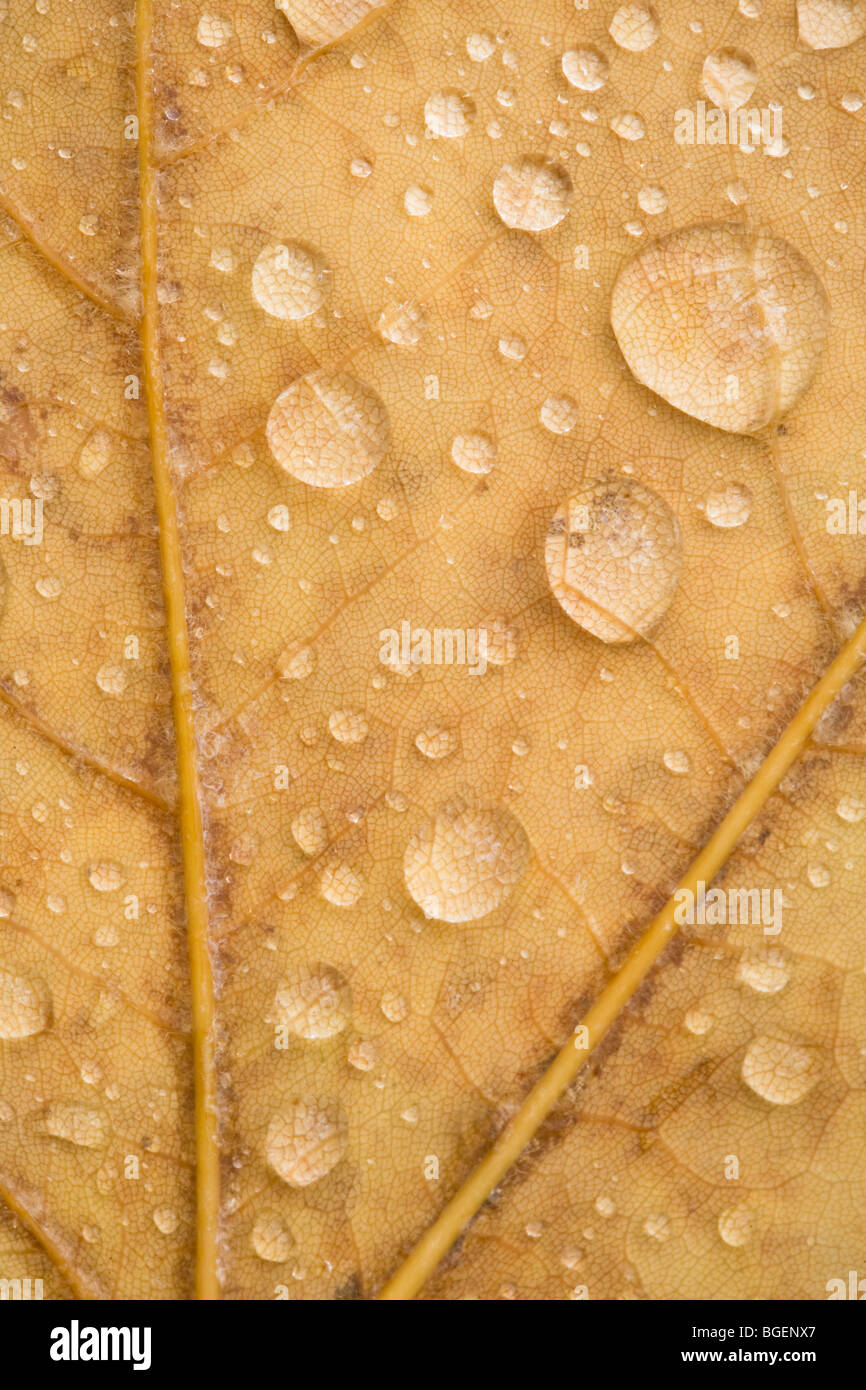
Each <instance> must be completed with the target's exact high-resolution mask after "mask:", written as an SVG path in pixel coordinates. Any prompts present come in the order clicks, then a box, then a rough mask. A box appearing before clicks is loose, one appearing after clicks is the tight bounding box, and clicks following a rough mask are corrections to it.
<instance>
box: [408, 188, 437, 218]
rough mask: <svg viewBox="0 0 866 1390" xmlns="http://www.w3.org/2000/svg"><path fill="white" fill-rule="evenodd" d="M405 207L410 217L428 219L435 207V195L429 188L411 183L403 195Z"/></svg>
mask: <svg viewBox="0 0 866 1390" xmlns="http://www.w3.org/2000/svg"><path fill="white" fill-rule="evenodd" d="M403 207H404V208H405V209H406V212H407V213H408V214H409V216H410V217H427V216H428V214H429V213H430V211H431V209H432V207H433V194H432V193H431V192H430V189H429V188H422V187H421V185H420V184H417V183H411V184H410V185H409V187H408V188H407V189H406V192H405V193H404V194H403Z"/></svg>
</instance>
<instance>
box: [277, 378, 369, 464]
mask: <svg viewBox="0 0 866 1390" xmlns="http://www.w3.org/2000/svg"><path fill="white" fill-rule="evenodd" d="M267 437H268V444H269V445H270V449H271V453H272V454H273V456H274V458H275V459H276V461H277V463H278V464H279V466H280V468H282V469H283V470H284V471H285V472H286V473H291V475H292V476H293V477H294V478H298V479H299V480H300V481H301V482H302V483H308V484H309V485H310V486H311V487H328V488H333V487H349V486H351V484H352V483H357V482H360V480H361V479H362V478H365V477H366V476H367V474H368V473H371V472H372V471H373V469H374V468H375V467H376V465H377V464H378V463H380V462H381V460H382V458H383V457H384V455H385V451H386V449H387V448H388V443H389V441H390V426H389V423H388V412H387V410H386V409H385V406H384V404H383V402H382V401H381V400H380V398H379V397H378V396H377V394H376V392H375V391H374V390H373V389H372V387H370V386H365V385H364V384H363V383H362V382H360V381H357V380H356V379H355V378H354V377H351V376H347V375H346V374H345V373H344V372H311V373H310V375H309V376H304V377H301V378H300V379H299V380H298V381H293V382H292V384H291V386H289V387H288V388H287V390H285V391H283V393H282V395H280V396H278V397H277V399H276V401H275V402H274V404H273V407H272V409H271V413H270V415H269V416H268V424H267Z"/></svg>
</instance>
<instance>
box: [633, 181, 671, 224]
mask: <svg viewBox="0 0 866 1390" xmlns="http://www.w3.org/2000/svg"><path fill="white" fill-rule="evenodd" d="M637 203H638V207H639V208H640V210H641V212H645V213H646V214H647V216H648V217H657V216H658V215H659V213H662V212H664V211H665V209H666V208H667V205H668V195H667V193H665V191H664V189H663V188H657V187H656V186H655V185H654V184H647V185H646V186H645V187H644V188H642V189H641V190H640V191H639V193H638V195H637Z"/></svg>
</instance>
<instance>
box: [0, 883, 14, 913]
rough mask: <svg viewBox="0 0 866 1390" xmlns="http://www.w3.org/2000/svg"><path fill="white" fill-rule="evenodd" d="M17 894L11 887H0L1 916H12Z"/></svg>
mask: <svg viewBox="0 0 866 1390" xmlns="http://www.w3.org/2000/svg"><path fill="white" fill-rule="evenodd" d="M15 901H16V899H15V894H14V893H13V892H12V891H11V889H9V888H0V917H11V916H12V913H13V912H14V911H15Z"/></svg>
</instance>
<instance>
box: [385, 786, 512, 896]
mask: <svg viewBox="0 0 866 1390" xmlns="http://www.w3.org/2000/svg"><path fill="white" fill-rule="evenodd" d="M528 855H529V842H528V840H527V838H526V834H525V832H524V830H523V828H522V826H521V825H520V824H519V823H518V821H517V820H516V819H515V818H514V816H512V815H511V813H510V812H509V811H505V810H501V809H475V808H473V807H470V806H468V805H467V804H466V802H465V801H463V800H462V799H460V798H456V799H455V800H453V801H450V802H447V803H446V804H445V805H443V806H441V807H440V808H439V810H438V811H437V812H436V814H435V816H433V817H432V818H431V819H430V820H428V821H425V822H424V823H423V824H422V825H420V826H419V827H418V829H417V830H416V831H415V834H414V835H413V836H412V838H411V840H410V841H409V844H408V845H407V846H406V852H405V854H404V856H403V873H404V877H405V880H406V887H407V888H408V890H409V893H410V895H411V897H412V898H413V899H414V901H415V902H416V903H417V904H418V906H419V907H420V908H421V911H422V912H423V913H424V915H425V917H432V918H435V919H437V920H438V921H440V922H473V921H476V920H478V919H479V918H481V917H486V916H487V914H488V913H490V912H493V911H494V909H495V908H497V907H499V905H500V903H502V902H503V901H504V900H505V898H506V897H507V896H508V894H509V892H510V891H511V889H512V888H513V887H514V885H515V884H516V883H517V882H518V880H519V879H520V877H521V875H522V874H523V871H524V869H525V867H526V861H527V858H528Z"/></svg>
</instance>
